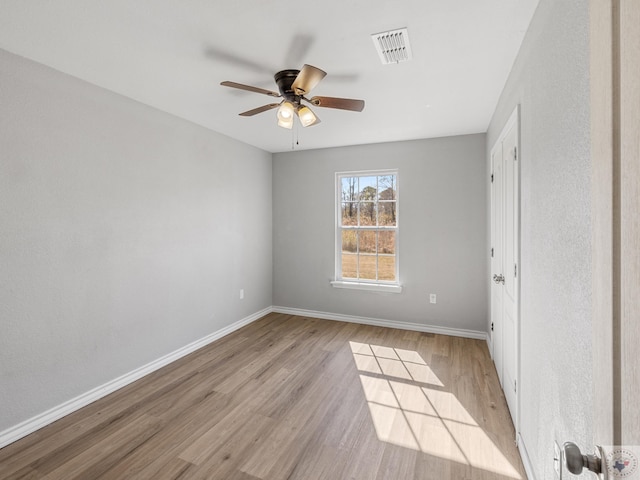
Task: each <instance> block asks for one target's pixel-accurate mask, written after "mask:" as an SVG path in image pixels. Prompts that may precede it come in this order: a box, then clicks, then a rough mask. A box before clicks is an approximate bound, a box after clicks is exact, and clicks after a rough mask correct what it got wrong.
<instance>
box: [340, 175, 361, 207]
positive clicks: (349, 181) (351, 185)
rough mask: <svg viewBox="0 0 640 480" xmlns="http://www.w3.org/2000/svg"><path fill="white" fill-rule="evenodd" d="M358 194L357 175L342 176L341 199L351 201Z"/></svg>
mask: <svg viewBox="0 0 640 480" xmlns="http://www.w3.org/2000/svg"><path fill="white" fill-rule="evenodd" d="M357 196H358V177H343V178H342V201H343V202H353V201H355V200H356V199H357V198H356V197H357Z"/></svg>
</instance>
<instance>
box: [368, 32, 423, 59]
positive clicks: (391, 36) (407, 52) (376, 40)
mask: <svg viewBox="0 0 640 480" xmlns="http://www.w3.org/2000/svg"><path fill="white" fill-rule="evenodd" d="M371 40H373V44H374V45H375V46H376V50H377V51H378V55H379V56H380V61H381V62H382V63H383V65H387V64H389V63H400V62H406V61H408V60H411V59H412V58H413V56H412V55H411V45H409V31H408V30H407V29H406V28H400V29H398V30H392V31H389V32H381V33H374V34H373V35H371Z"/></svg>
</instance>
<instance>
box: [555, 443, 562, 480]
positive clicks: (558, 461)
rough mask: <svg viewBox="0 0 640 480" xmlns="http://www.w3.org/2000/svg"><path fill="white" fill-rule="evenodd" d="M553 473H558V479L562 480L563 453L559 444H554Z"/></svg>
mask: <svg viewBox="0 0 640 480" xmlns="http://www.w3.org/2000/svg"><path fill="white" fill-rule="evenodd" d="M553 471H554V472H555V473H556V477H555V478H556V479H557V480H562V451H561V450H560V446H559V445H558V442H556V441H554V442H553Z"/></svg>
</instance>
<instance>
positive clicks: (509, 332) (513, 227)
mask: <svg viewBox="0 0 640 480" xmlns="http://www.w3.org/2000/svg"><path fill="white" fill-rule="evenodd" d="M502 152H503V158H504V277H505V283H504V293H503V308H504V313H503V319H504V321H503V323H504V328H503V332H504V338H503V345H504V359H503V363H504V367H503V368H504V383H503V389H504V393H505V396H506V398H507V403H508V405H509V410H510V411H511V416H512V417H513V418H514V423H516V422H515V416H516V411H517V398H516V387H517V385H516V382H517V372H518V358H517V345H518V277H517V264H518V161H517V152H518V122H517V121H516V122H513V123H512V124H511V125H510V127H509V129H508V131H507V134H506V135H505V138H504V141H503V142H502Z"/></svg>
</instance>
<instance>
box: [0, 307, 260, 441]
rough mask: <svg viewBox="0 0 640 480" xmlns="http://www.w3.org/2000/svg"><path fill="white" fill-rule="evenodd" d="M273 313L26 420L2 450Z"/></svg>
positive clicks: (4, 436)
mask: <svg viewBox="0 0 640 480" xmlns="http://www.w3.org/2000/svg"><path fill="white" fill-rule="evenodd" d="M271 312H272V308H271V307H267V308H265V309H263V310H260V311H259V312H256V313H254V314H252V315H249V316H248V317H245V318H243V319H241V320H238V321H237V322H234V323H232V324H231V325H228V326H226V327H224V328H222V329H220V330H218V331H216V332H213V333H211V334H210V335H207V336H206V337H203V338H201V339H199V340H196V341H195V342H192V343H190V344H188V345H185V346H184V347H182V348H179V349H178V350H175V351H173V352H171V353H168V354H167V355H164V356H163V357H160V358H158V359H157V360H154V361H153V362H150V363H147V364H146V365H143V366H142V367H140V368H137V369H135V370H133V371H131V372H129V373H126V374H124V375H122V376H120V377H118V378H115V379H113V380H111V381H109V382H107V383H105V384H103V385H100V386H98V387H96V388H94V389H92V390H89V391H88V392H85V393H83V394H81V395H79V396H77V397H75V398H72V399H71V400H68V401H66V402H64V403H62V404H61V405H58V406H56V407H53V408H51V409H49V410H47V411H46V412H43V413H41V414H39V415H36V416H35V417H32V418H30V419H28V420H25V421H24V422H21V423H19V424H18V425H15V426H13V427H10V428H8V429H7V430H4V431H2V432H0V448H2V447H4V446H6V445H9V444H10V443H13V442H15V441H16V440H19V439H21V438H22V437H25V436H27V435H29V434H30V433H33V432H35V431H36V430H38V429H40V428H42V427H45V426H47V425H49V424H50V423H53V422H55V421H56V420H58V419H60V418H62V417H64V416H66V415H69V414H70V413H72V412H75V411H76V410H79V409H81V408H82V407H85V406H87V405H89V404H90V403H92V402H95V401H96V400H98V399H100V398H102V397H104V396H106V395H109V394H110V393H113V392H115V391H116V390H118V389H120V388H122V387H124V386H126V385H129V384H130V383H133V382H135V381H136V380H139V379H140V378H142V377H144V376H145V375H148V374H150V373H151V372H154V371H156V370H158V369H160V368H162V367H164V366H165V365H168V364H169V363H171V362H175V361H176V360H178V359H180V358H182V357H184V356H185V355H188V354H190V353H192V352H194V351H196V350H198V349H199V348H202V347H204V346H206V345H208V344H210V343H211V342H214V341H216V340H218V339H219V338H222V337H224V336H225V335H228V334H230V333H231V332H234V331H235V330H238V329H239V328H241V327H244V326H245V325H248V324H250V323H251V322H254V321H256V320H258V319H259V318H262V317H264V316H265V315H267V314H269V313H271Z"/></svg>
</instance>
